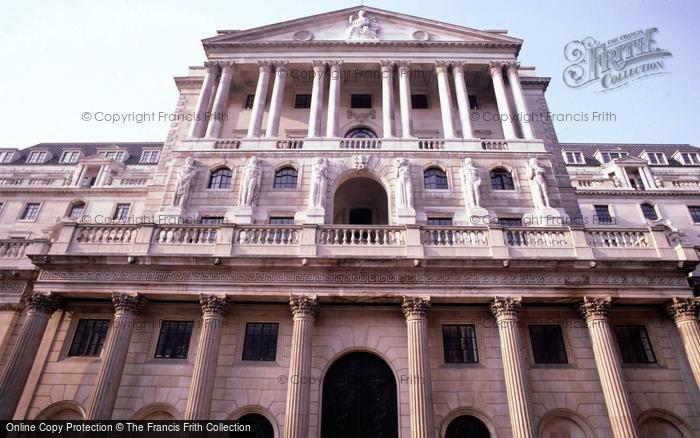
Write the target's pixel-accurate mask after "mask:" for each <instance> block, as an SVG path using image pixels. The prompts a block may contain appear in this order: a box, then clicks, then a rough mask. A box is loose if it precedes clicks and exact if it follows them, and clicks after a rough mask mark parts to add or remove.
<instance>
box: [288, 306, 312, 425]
mask: <svg viewBox="0 0 700 438" xmlns="http://www.w3.org/2000/svg"><path fill="white" fill-rule="evenodd" d="M289 306H290V307H291V309H292V318H293V324H294V325H293V328H292V351H291V354H290V357H289V375H288V379H287V406H286V410H285V417H284V422H285V424H284V437H285V438H308V429H309V410H310V406H309V402H310V400H309V391H310V387H309V385H304V384H301V383H300V382H302V381H304V380H307V381H308V378H309V377H310V376H311V343H312V336H313V327H314V320H315V319H316V316H317V315H318V301H317V300H316V297H309V296H301V297H290V300H289Z"/></svg>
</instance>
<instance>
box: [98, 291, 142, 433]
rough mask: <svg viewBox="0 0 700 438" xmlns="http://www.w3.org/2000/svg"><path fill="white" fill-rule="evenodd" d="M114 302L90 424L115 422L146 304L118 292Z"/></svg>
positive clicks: (135, 297)
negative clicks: (128, 357) (128, 359)
mask: <svg viewBox="0 0 700 438" xmlns="http://www.w3.org/2000/svg"><path fill="white" fill-rule="evenodd" d="M112 302H113V303H114V310H115V312H114V322H112V327H111V329H110V330H109V335H108V336H107V341H106V342H105V346H104V349H103V351H102V364H101V365H100V370H99V371H98V373H97V379H96V380H95V387H94V389H93V391H92V398H91V399H90V405H89V406H88V409H87V417H86V419H87V420H111V419H112V411H113V410H114V403H115V402H116V401H117V394H118V393H119V385H120V384H121V380H122V373H123V372H124V365H125V364H126V355H127V353H128V352H129V343H130V341H131V334H132V333H133V331H134V325H135V323H136V317H137V316H138V315H139V314H140V313H141V310H142V309H143V306H144V305H145V304H146V300H145V299H144V298H143V296H141V295H139V294H127V293H116V292H115V293H114V294H113V295H112Z"/></svg>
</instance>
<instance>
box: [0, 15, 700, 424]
mask: <svg viewBox="0 0 700 438" xmlns="http://www.w3.org/2000/svg"><path fill="white" fill-rule="evenodd" d="M203 46H204V50H205V53H206V59H204V60H201V61H203V63H200V64H199V65H198V66H195V67H191V68H190V69H189V71H188V72H187V74H186V75H184V76H178V77H176V78H175V84H176V86H177V88H178V91H179V98H178V101H177V105H176V108H175V112H176V115H177V117H176V120H175V121H174V122H173V123H172V125H171V129H170V132H169V133H168V135H167V137H166V139H165V141H164V142H163V143H89V144H72V143H41V144H38V145H35V146H32V147H29V148H25V149H0V372H2V377H0V418H2V419H9V418H15V419H109V418H112V419H151V420H152V419H160V420H173V419H187V420H192V419H213V420H240V421H242V422H248V423H251V424H254V425H255V426H256V428H257V429H258V431H259V433H260V434H261V435H260V436H264V437H266V438H267V437H272V438H281V437H284V438H326V437H334V438H343V437H357V436H362V437H363V438H373V437H380V436H381V437H384V438H387V437H393V438H398V437H401V438H409V437H410V438H453V437H459V436H464V435H465V434H467V435H468V436H470V437H499V438H508V437H518V438H520V437H544V438H550V437H571V438H584V437H585V438H594V437H599V438H607V437H615V438H621V437H674V438H675V437H681V438H690V437H693V436H697V435H698V434H700V412H699V411H698V408H697V406H700V390H699V387H698V384H699V383H700V325H699V323H698V319H697V318H698V315H697V312H698V307H699V306H700V304H698V301H697V298H695V296H694V294H693V286H695V287H696V289H697V283H696V282H695V280H696V278H697V277H696V276H693V275H692V274H693V272H696V271H695V269H696V266H697V264H698V245H699V244H700V239H698V236H700V233H699V232H698V227H699V226H700V203H698V202H697V198H698V194H700V186H699V185H698V182H697V181H698V179H699V178H700V156H698V153H700V152H699V150H698V148H696V147H694V146H692V145H644V144H634V145H614V144H561V143H560V142H559V140H558V139H557V136H556V132H555V131H554V127H553V125H552V123H551V121H550V120H548V119H546V118H542V117H539V118H538V117H532V118H531V119H530V118H524V117H522V115H523V114H533V115H541V114H547V112H548V111H549V107H548V105H547V101H546V98H545V91H546V89H547V86H548V84H549V78H547V77H542V76H539V75H538V74H537V73H536V72H535V69H534V68H533V67H528V66H526V65H524V64H521V63H520V62H522V61H523V60H520V59H519V58H518V55H519V51H520V48H521V46H522V40H520V39H517V38H514V37H511V36H509V35H507V33H506V32H505V31H481V30H476V29H471V28H467V27H462V26H459V25H453V24H447V23H442V22H437V21H434V20H429V19H424V18H419V17H412V16H408V15H404V14H400V13H395V12H389V11H385V10H381V9H377V8H371V7H353V8H348V9H343V10H339V11H333V12H328V13H325V14H320V15H316V16H312V17H305V18H300V19H296V20H291V21H287V22H284V23H278V24H273V25H268V26H263V27H260V28H253V29H249V30H242V31H227V30H223V31H219V33H218V34H217V35H216V36H214V37H211V38H207V39H205V40H203ZM195 61H196V60H195ZM548 73H549V74H554V72H548ZM557 74H558V73H557ZM696 292H697V291H696Z"/></svg>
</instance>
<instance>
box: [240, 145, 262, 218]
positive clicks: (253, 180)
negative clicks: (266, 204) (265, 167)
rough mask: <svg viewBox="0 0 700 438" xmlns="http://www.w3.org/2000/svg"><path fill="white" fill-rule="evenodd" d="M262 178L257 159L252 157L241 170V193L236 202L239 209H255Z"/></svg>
mask: <svg viewBox="0 0 700 438" xmlns="http://www.w3.org/2000/svg"><path fill="white" fill-rule="evenodd" d="M261 177H262V168H261V166H260V161H259V160H258V157H256V156H252V157H250V159H249V160H248V164H247V165H246V166H245V169H244V170H243V179H242V180H241V192H240V197H239V200H238V206H239V207H255V204H256V203H257V201H258V190H259V188H260V179H261Z"/></svg>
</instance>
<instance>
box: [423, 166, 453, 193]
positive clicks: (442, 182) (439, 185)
mask: <svg viewBox="0 0 700 438" xmlns="http://www.w3.org/2000/svg"><path fill="white" fill-rule="evenodd" d="M423 181H424V182H425V188H426V189H428V190H447V189H448V186H447V175H446V174H445V171H444V170H442V169H440V168H439V167H430V168H428V169H425V171H424V172H423Z"/></svg>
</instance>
